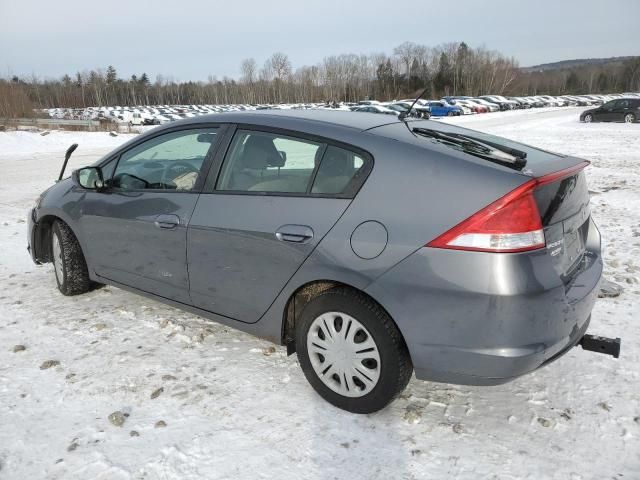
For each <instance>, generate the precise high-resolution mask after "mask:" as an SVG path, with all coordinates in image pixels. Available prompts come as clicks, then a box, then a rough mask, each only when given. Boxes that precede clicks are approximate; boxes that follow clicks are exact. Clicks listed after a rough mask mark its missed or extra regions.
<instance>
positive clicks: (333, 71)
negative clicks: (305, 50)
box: [0, 42, 640, 117]
mask: <svg viewBox="0 0 640 480" xmlns="http://www.w3.org/2000/svg"><path fill="white" fill-rule="evenodd" d="M240 71H241V75H240V78H237V79H235V78H230V77H228V76H224V77H222V78H218V77H216V76H209V78H208V80H207V81H199V82H196V81H177V80H175V79H173V78H170V77H164V76H162V75H157V76H156V77H155V78H154V80H153V81H152V80H151V79H150V77H149V75H148V74H147V73H141V74H140V75H132V76H131V77H130V78H127V79H124V78H120V77H119V76H118V73H117V71H116V69H115V67H113V66H108V67H107V68H106V69H95V70H90V71H84V72H77V73H75V74H74V75H64V76H63V77H62V78H58V79H41V78H38V77H36V76H35V75H34V76H32V77H30V78H25V77H17V76H13V77H11V78H4V79H2V78H0V117H11V116H23V115H29V114H30V112H31V111H32V109H33V108H51V107H70V108H81V107H88V106H93V107H95V106H97V107H100V106H115V105H119V106H125V105H129V106H133V105H163V104H178V105H180V104H233V103H250V104H265V103H305V102H334V101H336V102H340V101H345V102H356V101H358V100H362V99H364V98H375V99H378V100H392V99H399V98H407V97H414V96H415V95H417V94H418V92H420V91H422V90H423V89H425V88H426V89H427V93H426V95H425V96H426V97H427V98H440V97H441V96H444V95H470V96H476V95H482V94H488V93H492V94H499V95H536V94H550V95H561V94H570V93H606V92H613V91H624V90H629V91H638V90H640V57H636V58H633V59H630V60H627V61H625V62H621V63H620V64H614V65H609V64H608V65H594V66H584V67H577V68H571V69H565V70H553V71H539V72H535V71H534V72H530V71H523V70H522V69H520V68H519V67H518V63H517V61H516V60H515V59H514V58H510V57H506V56H505V55H503V54H501V53H500V52H497V51H495V50H489V49H487V48H485V47H476V48H472V47H469V46H468V45H467V44H466V43H465V42H459V43H458V42H456V43H448V44H443V45H439V46H436V47H428V46H425V45H420V44H416V43H412V42H404V43H403V44H401V45H398V46H397V47H395V48H394V49H393V51H392V53H391V54H387V53H373V54H369V55H364V54H360V55H358V54H341V55H332V56H328V57H325V58H324V59H323V60H322V61H321V62H319V63H317V64H315V65H311V66H301V67H298V68H295V69H294V68H293V66H292V64H291V61H290V60H289V57H288V56H287V55H286V54H285V53H282V52H276V53H274V54H273V55H271V57H269V58H268V59H267V60H265V61H264V63H263V64H262V66H260V65H259V64H258V62H257V61H256V59H254V58H246V59H244V60H242V61H241V63H240Z"/></svg>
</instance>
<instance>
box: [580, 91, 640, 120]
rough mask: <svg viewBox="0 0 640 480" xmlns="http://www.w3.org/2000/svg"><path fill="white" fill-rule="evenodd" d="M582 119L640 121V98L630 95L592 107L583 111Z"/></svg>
mask: <svg viewBox="0 0 640 480" xmlns="http://www.w3.org/2000/svg"><path fill="white" fill-rule="evenodd" d="M580 121H581V122H585V123H591V122H625V123H634V122H637V121H640V98H631V97H629V98H620V99H617V100H611V101H609V102H607V103H605V104H603V105H601V106H599V107H598V108H591V109H589V110H585V111H584V112H582V113H581V114H580Z"/></svg>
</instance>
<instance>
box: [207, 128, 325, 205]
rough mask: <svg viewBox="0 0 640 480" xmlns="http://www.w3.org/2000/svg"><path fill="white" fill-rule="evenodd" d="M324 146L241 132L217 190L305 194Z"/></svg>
mask: <svg viewBox="0 0 640 480" xmlns="http://www.w3.org/2000/svg"><path fill="white" fill-rule="evenodd" d="M321 147H322V144H320V143H315V142H311V141H308V140H302V139H298V138H293V137H287V136H283V135H279V134H272V133H266V132H255V131H239V132H238V133H237V134H236V135H235V137H234V139H233V143H232V145H231V148H230V150H229V153H228V154H227V158H226V160H225V163H224V166H223V168H222V172H221V175H220V179H219V180H218V184H217V186H216V189H217V190H232V191H244V192H280V193H305V192H307V190H308V187H309V183H310V181H311V179H312V176H313V172H314V169H315V166H316V162H318V161H319V158H318V157H319V156H320V154H321V153H322V150H323V149H322V148H321Z"/></svg>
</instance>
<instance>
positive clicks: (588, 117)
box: [584, 115, 592, 123]
mask: <svg viewBox="0 0 640 480" xmlns="http://www.w3.org/2000/svg"><path fill="white" fill-rule="evenodd" d="M591 118H592V117H591V115H587V116H586V117H584V121H585V122H587V123H591Z"/></svg>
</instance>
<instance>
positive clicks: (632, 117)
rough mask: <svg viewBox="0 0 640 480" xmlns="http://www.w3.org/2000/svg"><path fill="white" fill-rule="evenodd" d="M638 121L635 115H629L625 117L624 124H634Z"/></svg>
mask: <svg viewBox="0 0 640 480" xmlns="http://www.w3.org/2000/svg"><path fill="white" fill-rule="evenodd" d="M635 121H636V116H635V115H634V114H633V113H627V114H626V115H625V116H624V123H633V122H635Z"/></svg>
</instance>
